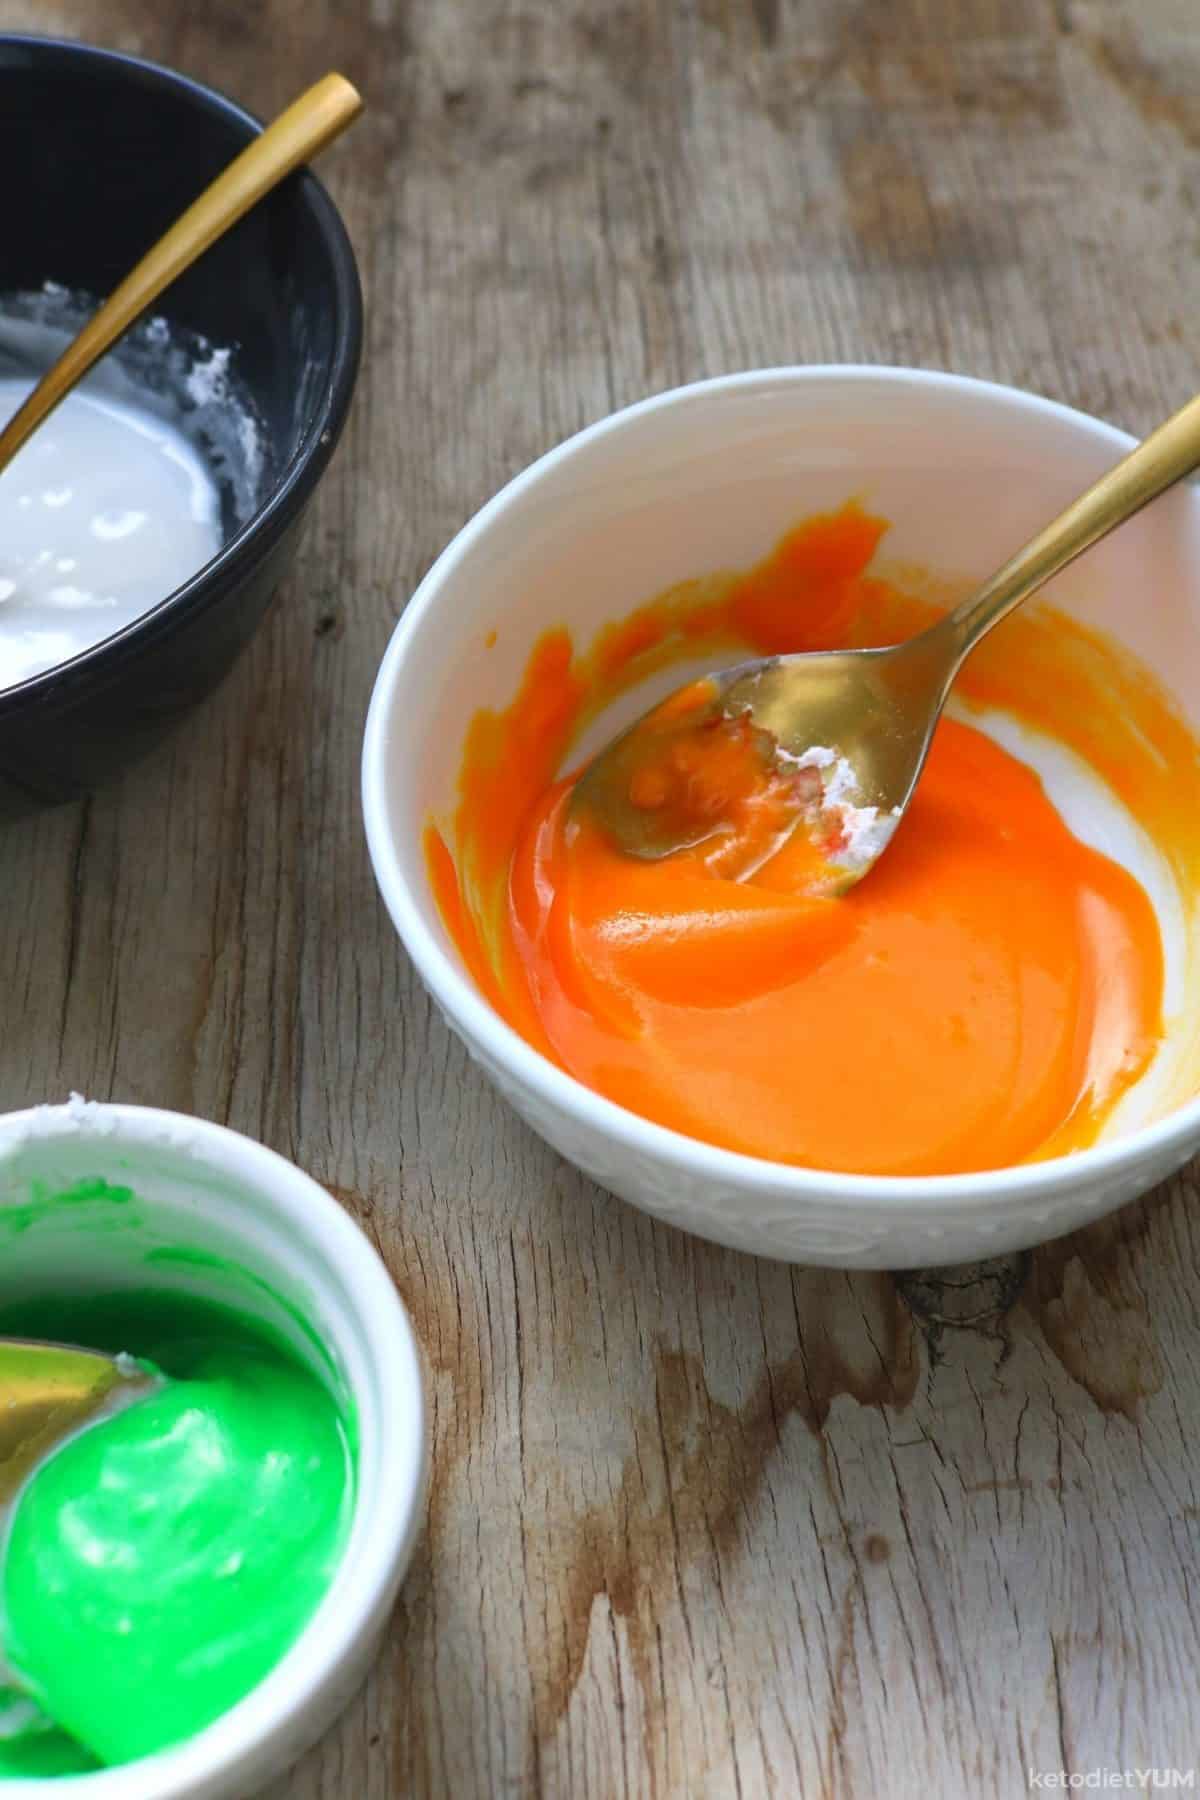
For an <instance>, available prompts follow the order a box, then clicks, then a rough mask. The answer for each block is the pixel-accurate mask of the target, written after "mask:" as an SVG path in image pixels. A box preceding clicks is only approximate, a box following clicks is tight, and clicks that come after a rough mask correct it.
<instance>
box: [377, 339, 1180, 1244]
mask: <svg viewBox="0 0 1200 1800" xmlns="http://www.w3.org/2000/svg"><path fill="white" fill-rule="evenodd" d="M1132 442H1133V440H1132V439H1131V438H1129V437H1128V436H1127V435H1126V434H1125V433H1124V432H1121V431H1117V430H1115V429H1114V428H1113V427H1112V426H1109V425H1104V424H1102V423H1100V422H1099V421H1098V420H1096V419H1091V418H1088V417H1086V416H1085V415H1084V414H1082V413H1077V412H1072V411H1070V410H1069V409H1068V408H1066V407H1063V406H1058V405H1055V404H1054V403H1052V402H1050V401H1047V400H1042V399H1038V398H1037V397H1035V396H1033V395H1030V394H1023V393H1019V392H1017V391H1016V390H1014V389H1011V388H1002V387H997V386H994V385H992V384H990V383H987V382H980V381H971V380H968V379H966V378H965V377H961V376H954V375H940V374H931V373H926V372H923V371H920V370H913V369H885V368H854V367H846V368H842V367H814V368H792V369H770V370H764V371H761V372H757V373H752V374H746V375H735V376H728V377H725V378H722V379H720V380H717V381H708V382H701V383H698V384H697V385H695V386H692V387H687V388H680V389H677V390H675V391H673V392H671V393H666V394H662V395H659V396H658V397H656V398H654V399H652V400H646V401H643V402H642V403H641V404H640V405H637V406H633V407H630V408H629V409H628V410H627V411H625V412H621V413H617V414H615V415H613V417H611V418H608V419H604V420H602V421H601V422H600V423H599V424H598V425H594V426H592V427H591V428H590V429H589V430H587V431H583V432H581V433H580V434H579V435H578V436H577V437H574V438H571V439H570V440H569V441H568V442H567V443H565V444H563V445H561V446H560V447H559V448H558V449H556V450H553V451H551V452H550V454H549V455H547V456H544V457H543V458H542V459H541V460H540V461H539V462H537V463H535V464H534V465H533V466H532V467H531V468H529V469H527V470H526V471H525V472H524V473H523V474H522V475H519V476H518V477H517V479H516V480H515V481H513V482H511V483H510V484H509V486H508V487H506V488H505V489H504V490H503V491H502V492H501V493H500V494H498V495H497V496H496V497H495V499H493V500H492V501H490V502H489V504H488V505H487V506H485V507H484V508H483V509H482V511H481V512H479V513H478V514H477V515H476V517H475V518H474V519H472V520H471V522H470V524H469V525H467V526H466V527H465V529H464V530H463V531H461V532H460V533H459V535H458V536H457V537H456V538H455V539H454V541H453V543H451V544H450V546H449V547H448V549H446V550H445V551H444V552H443V554H442V556H441V557H440V558H439V559H438V561H437V562H436V563H435V564H434V566H433V568H432V569H431V570H430V572H429V574H428V575H427V576H426V577H425V579H424V581H423V582H422V583H421V586H420V588H419V589H418V590H417V593H416V594H415V595H414V597H413V599H412V601H411V602H410V604H409V606H408V607H407V609H406V611H405V613H404V616H403V618H402V619H401V621H400V623H399V624H398V626H397V627H396V630H395V633H394V635H393V637H392V640H391V643H390V644H389V646H388V649H387V652H386V654H385V656H384V659H383V663H382V666H381V668H380V671H379V676H378V679H377V681H376V684H375V692H374V695H373V698H372V702H371V710H370V715H369V717H368V721H367V729H366V742H365V747H364V754H363V806H364V813H365V820H366V828H367V838H368V842H369V845H370V850H371V857H372V860H373V862H374V865H375V873H376V877H377V879H378V882H379V886H380V888H381V890H382V892H383V897H384V899H385V901H386V903H387V906H388V908H389V911H390V912H391V915H392V918H393V920H394V922H395V925H396V928H397V930H398V931H399V933H400V936H401V937H402V939H403V940H404V944H405V946H406V948H407V949H408V952H409V954H410V956H411V957H412V959H413V961H414V963H415V964H416V966H417V969H418V971H419V972H420V974H421V976H422V979H423V980H424V981H425V983H426V985H427V986H428V988H429V990H430V992H431V993H432V994H433V996H434V998H435V999H436V1000H437V1002H438V1004H439V1005H440V1007H441V1008H442V1011H443V1012H444V1013H445V1015H446V1018H447V1020H448V1021H449V1023H450V1025H451V1027H452V1028H453V1029H454V1030H455V1031H456V1032H457V1033H458V1034H459V1036H460V1037H461V1038H462V1039H463V1041H464V1043H465V1044H466V1046H467V1048H468V1049H469V1050H470V1052H471V1054H472V1055H473V1056H474V1057H475V1058H476V1059H477V1060H478V1061H479V1062H480V1063H481V1064H482V1066H483V1067H484V1069H485V1070H486V1071H487V1072H488V1074H489V1075H490V1076H491V1077H492V1079H493V1081H494V1082H495V1083H496V1085H497V1087H499V1089H500V1090H501V1092H502V1093H503V1094H504V1095H505V1096H506V1097H507V1098H508V1099H509V1100H510V1101H511V1102H512V1104H513V1106H514V1107H515V1108H516V1109H517V1111H518V1112H519V1113H520V1114H521V1115H522V1116H523V1117H524V1118H525V1119H526V1120H528V1122H529V1123H530V1124H531V1125H532V1126H533V1127H534V1129H535V1130H537V1131H538V1132H540V1133H541V1135H542V1136H543V1137H544V1138H546V1139H547V1140H548V1142H549V1143H551V1144H553V1145H554V1147H555V1148H556V1149H558V1150H560V1151H561V1152H562V1153H563V1155H564V1156H567V1157H569V1158H570V1159H571V1161H572V1162H574V1163H576V1164H577V1165H578V1166H579V1168H581V1169H583V1170H584V1171H586V1173H587V1174H589V1175H591V1176H593V1177H594V1178H595V1179H596V1180H597V1181H599V1182H600V1183H602V1184H603V1185H604V1186H605V1187H607V1188H611V1189H612V1190H613V1191H614V1192H615V1193H617V1194H620V1195H622V1196H623V1197H624V1198H625V1199H627V1200H631V1201H632V1202H633V1203H634V1204H635V1205H637V1206H640V1207H642V1208H644V1209H645V1211H647V1212H649V1213H652V1214H654V1215H655V1217H657V1218H660V1219H665V1220H668V1221H670V1222H671V1223H672V1224H675V1225H680V1226H682V1227H684V1228H685V1229H687V1230H690V1231H695V1232H698V1233H700V1234H701V1235H702V1236H704V1237H708V1238H712V1239H715V1240H716V1241H717V1242H718V1243H722V1244H730V1245H733V1246H735V1247H737V1248H739V1249H743V1250H751V1251H756V1252H759V1253H760V1254H763V1255H767V1256H775V1257H782V1258H785V1259H788V1260H790V1261H795V1262H809V1263H832V1264H837V1265H842V1266H845V1267H853V1268H907V1267H919V1266H921V1265H925V1264H936V1263H949V1262H957V1261H962V1260H966V1259H969V1258H974V1257H981V1256H989V1255H994V1254H996V1253H998V1252H1001V1251H1007V1250H1013V1249H1018V1248H1022V1247H1024V1246H1026V1245H1029V1244H1033V1243H1038V1242H1040V1241H1042V1240H1043V1239H1045V1238H1050V1237H1054V1236H1057V1235H1058V1234H1060V1233H1062V1232H1065V1231H1069V1230H1072V1229H1074V1228H1075V1227H1077V1226H1079V1225H1082V1224H1084V1223H1086V1222H1087V1221H1088V1220H1090V1219H1094V1218H1097V1217H1099V1216H1100V1215H1101V1214H1103V1213H1106V1212H1108V1211H1110V1210H1111V1209H1112V1208H1113V1207H1115V1206H1118V1205H1120V1204H1121V1203H1122V1202H1123V1201H1125V1200H1129V1199H1131V1198H1133V1196H1135V1195H1136V1194H1139V1193H1142V1192H1143V1191H1144V1190H1145V1189H1146V1188H1148V1187H1150V1186H1152V1185H1153V1183H1155V1182H1156V1181H1159V1180H1161V1179H1162V1177H1163V1176H1165V1175H1167V1174H1169V1173H1170V1172H1171V1171H1172V1170H1173V1169H1175V1168H1177V1167H1178V1166H1179V1165H1180V1164H1181V1163H1183V1162H1184V1161H1186V1159H1187V1158H1188V1157H1189V1156H1190V1155H1191V1154H1192V1152H1193V1151H1194V1150H1195V1149H1196V1148H1197V1145H1198V1144H1200V1102H1197V1101H1195V1100H1191V1101H1189V1102H1188V1104H1186V1105H1184V1106H1181V1107H1180V1108H1179V1110H1178V1111H1176V1112H1174V1113H1172V1114H1170V1115H1169V1116H1167V1117H1164V1118H1162V1119H1159V1120H1158V1121H1157V1122H1154V1123H1150V1124H1146V1125H1143V1126H1138V1127H1135V1128H1132V1129H1130V1130H1129V1131H1128V1132H1127V1134H1126V1135H1124V1136H1121V1137H1115V1138H1114V1139H1113V1140H1112V1141H1107V1142H1104V1143H1101V1144H1098V1145H1097V1146H1095V1147H1094V1148H1092V1149H1089V1150H1086V1151H1083V1152H1080V1153H1077V1154H1075V1155H1072V1156H1069V1157H1062V1158H1057V1159H1055V1160H1052V1161H1048V1162H1043V1163H1036V1164H1028V1165H1024V1166H1021V1167H1017V1168H1010V1169H1002V1170H997V1171H994V1172H988V1173H984V1174H973V1175H963V1176H931V1177H928V1178H921V1179H914V1178H908V1177H903V1178H901V1177H884V1176H855V1175H844V1174H827V1173H822V1172H821V1171H818V1170H810V1169H798V1168H792V1167H787V1166H784V1165H781V1164H778V1163H771V1162H766V1161H759V1160H756V1159H754V1158H752V1157H747V1156H741V1155H737V1154H735V1153H733V1152H731V1151H728V1150H721V1149H717V1148H715V1147H714V1146H712V1145H709V1144H704V1143H701V1142H698V1141H697V1140H694V1139H691V1138H687V1137H683V1136H680V1135H679V1134H677V1133H675V1132H672V1131H668V1130H666V1129H665V1128H663V1127H661V1126H658V1125H655V1124H652V1123H651V1122H650V1121H649V1120H647V1119H642V1118H639V1117H638V1116H636V1115H635V1114H633V1113H630V1112H626V1111H625V1110H624V1109H623V1108H621V1107H619V1106H616V1105H614V1104H613V1103H612V1102H610V1101H608V1100H605V1099H602V1098H601V1097H600V1096H599V1095H598V1094H595V1093H593V1092H591V1091H590V1090H589V1089H588V1088H586V1087H584V1086H583V1085H582V1084H581V1083H579V1082H577V1081H575V1080H574V1079H573V1078H572V1077H571V1076H569V1075H567V1074H565V1073H564V1072H563V1071H562V1070H561V1069H559V1068H557V1067H555V1066H554V1065H553V1064H552V1063H550V1062H549V1061H547V1060H546V1059H545V1058H544V1057H542V1056H541V1055H539V1054H538V1052H537V1051H536V1050H534V1049H532V1048H531V1047H530V1046H529V1045H528V1044H526V1043H525V1042H524V1041H523V1040H522V1039H521V1038H520V1037H518V1036H517V1034H516V1033H515V1032H514V1031H512V1030H511V1029H510V1028H509V1027H508V1026H507V1025H506V1024H505V1023H504V1022H503V1021H502V1020H501V1019H500V1018H499V1017H498V1016H497V1014H496V1013H495V1012H494V1011H493V1010H492V1008H491V1007H490V1006H489V1005H488V1003H487V1001H486V1000H485V999H484V998H483V996H482V995H481V994H480V993H479V991H478V990H477V988H476V987H475V985H474V983H473V982H472V981H471V979H470V976H469V975H468V974H467V972H466V970H465V969H464V967H463V965H462V963H461V961H460V959H459V957H458V955H457V953H456V951H455V949H454V946H453V944H452V943H451V941H450V939H449V938H448V936H447V934H446V932H445V930H444V928H443V926H442V922H441V919H440V917H439V914H438V910H437V906H436V904H435V902H434V899H433V896H432V894H431V892H430V887H429V882H428V879H427V875H426V868H425V861H424V856H423V851H422V843H421V834H422V829H423V827H424V825H425V822H426V820H427V819H428V818H429V816H430V815H433V816H435V817H438V818H441V819H445V818H446V817H448V816H449V815H450V814H451V813H452V811H453V806H454V799H455V790H456V783H457V777H458V770H459V763H460V758H461V754H462V743H463V736H464V731H465V727H466V724H467V721H468V720H469V718H470V717H471V715H472V713H473V712H474V711H475V710H476V708H478V707H481V706H491V707H497V706H503V705H506V704H507V703H508V702H509V701H510V700H511V699H512V696H513V694H514V692H515V690H516V687H517V684H518V680H519V676H520V672H521V670H522V668H523V665H524V663H525V660H526V658H527V656H528V654H529V651H530V648H531V646H532V644H533V642H534V640H535V639H536V637H537V636H538V634H539V633H540V632H541V631H542V630H544V629H545V628H547V627H548V626H551V625H556V624H565V625H567V626H568V627H569V628H570V629H571V631H572V633H573V635H574V637H575V641H576V642H577V644H580V645H586V643H587V642H588V641H589V640H590V639H591V637H592V636H593V634H594V633H595V631H596V630H597V629H598V627H600V626H601V625H602V624H604V623H606V622H607V621H609V620H612V619H614V618H619V617H621V616H622V615H624V614H625V613H627V612H628V611H629V610H630V609H631V608H632V607H633V606H635V605H636V604H638V603H639V602H640V601H644V600H648V599H650V598H652V597H653V596H654V595H656V594H657V593H659V592H660V591H661V590H662V589H664V588H666V587H668V586H670V585H671V584H672V583H674V582H678V581H681V580H684V579H686V578H688V577H691V576H699V575H705V574H709V573H711V572H713V571H716V570H722V569H737V568H743V567H746V566H748V565H750V564H752V563H753V562H755V561H756V560H757V559H758V558H760V557H761V556H763V555H764V554H765V553H766V552H767V551H768V550H770V549H771V548H772V547H773V545H774V544H775V542H776V541H777V539H778V538H779V537H780V536H781V535H782V533H783V532H784V531H785V530H786V529H787V528H788V527H789V526H790V525H792V524H794V523H795V522H796V521H797V520H798V519H799V518H801V517H803V516H804V515H805V514H808V513H811V512H814V511H819V510H821V509H823V508H827V507H830V506H836V505H839V504H841V503H842V502H843V501H845V500H846V499H847V498H848V497H850V496H851V495H858V496H861V497H862V498H863V500H864V502H865V504H867V505H868V506H869V507H870V508H871V509H873V510H875V511H877V512H880V513H882V514H883V515H884V516H885V517H886V518H888V519H889V520H891V521H892V522H893V523H892V529H891V530H890V532H889V533H888V537H887V539H886V543H885V550H886V554H887V556H888V558H889V560H895V561H897V562H901V563H906V562H907V563H916V564H921V565H925V566H928V567H929V568H931V569H932V570H934V571H935V572H936V573H939V574H945V575H947V576H952V577H972V578H977V577H981V576H983V575H985V574H987V573H989V572H990V571H991V570H992V569H993V568H995V567H997V566H998V565H999V564H1000V562H1001V561H1002V560H1003V559H1004V557H1005V556H1006V555H1007V554H1009V553H1010V552H1011V551H1012V550H1013V549H1014V548H1015V547H1016V546H1017V545H1018V544H1020V543H1021V542H1022V541H1023V540H1024V539H1025V538H1026V537H1028V536H1029V535H1031V534H1032V532H1033V531H1034V530H1035V529H1037V528H1038V527H1039V526H1041V525H1043V524H1045V522H1046V521H1047V520H1048V519H1049V518H1050V517H1051V516H1052V515H1053V513H1054V512H1055V511H1056V510H1057V509H1058V508H1059V507H1060V506H1062V505H1064V504H1065V503H1066V502H1067V501H1068V500H1070V499H1071V498H1073V497H1074V496H1075V495H1076V494H1077V493H1078V492H1080V491H1081V490H1082V489H1083V488H1084V487H1085V486H1086V485H1087V483H1088V482H1089V481H1091V480H1094V479H1095V478H1096V477H1097V476H1098V475H1100V474H1101V473H1102V472H1103V471H1104V470H1105V469H1106V468H1109V467H1111V465H1112V464H1113V463H1114V462H1115V461H1116V460H1117V459H1118V457H1119V456H1120V455H1121V454H1122V453H1123V452H1124V451H1125V450H1127V449H1128V448H1130V446H1131V444H1132ZM1053 599H1054V603H1055V604H1056V605H1057V606H1058V607H1060V608H1061V609H1062V610H1063V611H1064V612H1067V613H1069V614H1072V615H1074V616H1075V617H1078V618H1080V619H1082V620H1084V621H1086V622H1088V623H1090V624H1093V625H1095V626H1098V627H1099V628H1100V629H1101V630H1103V631H1105V632H1107V633H1108V634H1109V635H1110V636H1111V637H1113V638H1114V639H1116V640H1117V641H1118V642H1119V643H1121V644H1123V645H1125V646H1127V647H1128V648H1129V649H1130V650H1132V651H1133V652H1134V653H1135V654H1136V655H1137V656H1138V657H1140V658H1141V660H1142V661H1143V662H1144V663H1146V664H1148V665H1149V667H1150V668H1151V669H1152V670H1153V671H1154V672H1155V673H1156V674H1157V675H1158V676H1159V677H1160V679H1161V680H1162V681H1163V682H1164V683H1165V684H1166V686H1167V687H1168V689H1169V690H1170V691H1171V692H1172V693H1173V694H1174V696H1175V698H1176V700H1177V701H1178V703H1179V705H1180V706H1181V707H1182V709H1183V711H1184V712H1185V714H1187V715H1188V717H1189V719H1190V722H1191V723H1192V725H1193V727H1194V728H1197V729H1200V498H1198V495H1197V491H1196V489H1195V487H1194V486H1192V485H1190V484H1189V485H1186V486H1183V487H1180V488H1177V489H1175V490H1174V491H1173V492H1172V493H1171V494H1169V495H1167V496H1165V497H1164V498H1163V499H1161V500H1159V501H1157V502H1156V503H1155V505H1154V506H1153V507H1151V508H1149V509H1148V510H1147V511H1146V512H1144V513H1143V514H1141V515H1140V517H1139V518H1137V519H1135V520H1133V521H1131V522H1130V523H1129V524H1128V525H1126V526H1124V527H1123V528H1122V529H1121V531H1119V532H1118V533H1116V535H1115V536H1114V537H1112V538H1110V539H1108V541H1107V542H1106V543H1104V544H1102V545H1100V546H1098V547H1097V548H1096V549H1095V550H1093V551H1092V552H1091V553H1090V554H1089V555H1088V556H1087V557H1086V558H1085V559H1083V560H1082V561H1081V562H1080V563H1078V564H1076V565H1075V567H1074V568H1073V569H1072V570H1070V571H1068V572H1067V574H1066V575H1065V576H1063V577H1060V579H1059V581H1058V582H1057V583H1056V585H1055V588H1054V593H1053ZM493 630H498V633H499V636H498V641H497V642H496V645H495V648H494V649H486V648H485V642H486V637H487V634H488V633H489V632H491V631H493ZM947 1104H948V1105H953V1095H952V1094H948V1095H947Z"/></svg>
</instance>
